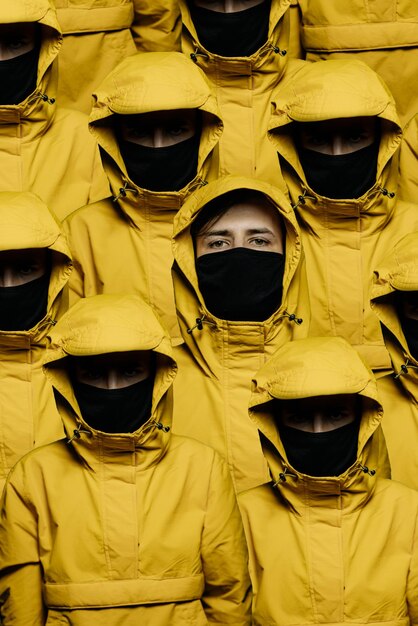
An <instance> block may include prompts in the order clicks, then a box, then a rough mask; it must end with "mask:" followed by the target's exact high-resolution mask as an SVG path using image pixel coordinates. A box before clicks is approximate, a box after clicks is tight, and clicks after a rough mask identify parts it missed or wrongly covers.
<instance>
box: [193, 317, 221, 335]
mask: <svg viewBox="0 0 418 626" xmlns="http://www.w3.org/2000/svg"><path fill="white" fill-rule="evenodd" d="M203 322H204V323H205V324H209V326H216V324H214V323H213V322H208V321H207V320H206V315H202V317H196V324H195V325H194V326H191V327H190V328H188V329H187V334H188V335H191V334H192V332H193V331H194V330H195V329H196V328H197V330H203Z"/></svg>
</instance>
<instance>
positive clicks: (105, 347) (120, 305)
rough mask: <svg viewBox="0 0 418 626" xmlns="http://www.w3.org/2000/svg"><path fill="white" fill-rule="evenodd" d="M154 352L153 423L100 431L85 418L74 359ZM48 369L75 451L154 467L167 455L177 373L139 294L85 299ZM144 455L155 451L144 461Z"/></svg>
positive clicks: (56, 332)
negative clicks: (71, 365)
mask: <svg viewBox="0 0 418 626" xmlns="http://www.w3.org/2000/svg"><path fill="white" fill-rule="evenodd" d="M133 350H152V351H153V352H154V353H155V355H156V374H155V382H154V389H153V397H152V414H151V417H150V419H149V420H148V421H147V422H146V423H145V424H144V425H143V426H141V428H139V429H138V430H137V431H135V432H134V433H123V434H117V435H114V434H110V433H104V432H101V431H97V430H95V429H93V428H92V427H91V426H89V425H88V424H87V423H86V422H85V421H84V419H83V417H82V415H81V413H80V409H79V407H78V403H77V401H76V398H75V396H74V393H73V389H72V385H71V382H70V376H69V371H68V360H67V357H68V356H91V355H98V354H106V353H112V352H129V351H133ZM44 370H45V373H46V375H47V377H48V378H49V379H50V380H51V383H52V385H53V387H54V389H55V390H56V392H57V393H56V398H57V405H58V410H59V412H60V414H61V417H62V419H63V422H64V427H65V430H66V433H67V435H68V438H69V442H71V443H72V445H73V446H74V448H75V450H76V451H77V453H78V454H80V455H81V456H82V457H83V458H84V460H86V461H87V462H88V463H90V462H91V458H92V456H97V454H98V452H99V451H100V450H103V449H107V450H108V452H107V454H109V455H110V456H111V454H112V452H113V453H114V454H115V456H116V457H117V450H119V451H128V452H129V451H130V452H132V453H138V454H139V456H140V458H139V463H140V464H141V465H143V464H146V465H147V464H149V463H152V462H154V461H156V460H158V458H160V456H161V454H163V453H164V451H165V449H166V447H167V445H168V441H169V435H168V434H167V433H169V431H170V428H171V414H172V400H171V385H172V382H173V379H174V376H175V373H176V370H177V366H176V363H175V361H174V359H173V357H172V352H171V344H170V339H169V337H168V335H167V333H166V332H165V331H164V330H163V328H162V326H161V325H160V323H159V322H158V320H157V318H156V316H155V314H154V313H153V311H152V309H151V307H150V306H148V305H147V304H146V303H145V302H144V301H143V300H141V298H140V297H139V296H136V295H123V296H119V295H103V294H102V295H99V296H92V297H89V298H83V299H81V300H79V301H78V302H77V303H76V304H75V305H74V306H72V307H71V308H70V309H69V310H68V311H67V313H66V314H65V315H64V316H63V317H62V319H61V320H60V321H59V322H58V324H57V325H56V326H55V327H54V329H53V330H52V332H51V333H50V346H49V347H48V350H47V354H46V357H45V361H44ZM141 450H142V451H144V450H148V451H152V454H151V455H149V456H148V455H146V458H143V456H144V455H143V454H141Z"/></svg>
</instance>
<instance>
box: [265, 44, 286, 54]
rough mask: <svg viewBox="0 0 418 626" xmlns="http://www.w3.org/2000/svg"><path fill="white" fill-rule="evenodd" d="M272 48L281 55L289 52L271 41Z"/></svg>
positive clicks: (270, 46)
mask: <svg viewBox="0 0 418 626" xmlns="http://www.w3.org/2000/svg"><path fill="white" fill-rule="evenodd" d="M269 48H270V50H273V52H274V54H280V56H281V57H285V56H286V54H287V50H281V49H280V48H279V46H275V45H274V44H272V43H269Z"/></svg>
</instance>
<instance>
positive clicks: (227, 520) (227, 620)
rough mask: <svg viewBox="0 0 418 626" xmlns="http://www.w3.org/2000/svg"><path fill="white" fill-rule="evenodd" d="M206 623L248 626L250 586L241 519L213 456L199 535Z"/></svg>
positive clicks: (226, 479) (217, 459)
mask: <svg viewBox="0 0 418 626" xmlns="http://www.w3.org/2000/svg"><path fill="white" fill-rule="evenodd" d="M202 562H203V573H204V577H205V590H204V593H203V597H202V604H203V608H204V610H205V613H206V617H207V620H208V623H209V624H217V625H221V624H228V625H232V624H233V625H234V626H247V625H250V624H251V583H250V579H249V574H248V553H247V547H246V543H245V538H244V531H243V527H242V522H241V516H240V513H239V510H238V505H237V502H236V497H235V493H234V488H233V486H232V481H231V478H230V474H229V471H228V468H227V466H226V464H225V463H224V462H223V460H222V459H221V458H220V457H219V456H218V455H217V454H216V453H215V456H214V462H213V466H212V472H211V478H210V483H209V493H208V499H207V508H206V517H205V524H204V530H203V536H202Z"/></svg>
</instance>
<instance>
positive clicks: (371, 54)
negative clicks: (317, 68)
mask: <svg viewBox="0 0 418 626" xmlns="http://www.w3.org/2000/svg"><path fill="white" fill-rule="evenodd" d="M298 2H299V7H300V12H301V39H302V46H303V48H304V49H305V51H306V59H307V60H308V61H318V60H320V59H322V60H325V59H342V58H349V57H351V58H353V57H355V58H356V59H359V60H361V61H364V62H365V63H367V65H369V66H370V67H371V68H372V69H374V70H375V71H376V72H378V73H379V74H380V76H381V77H382V78H383V79H384V80H385V82H386V83H387V85H388V86H389V88H390V90H391V92H392V93H393V96H394V98H395V100H396V104H397V108H398V113H399V117H400V118H401V121H402V125H404V124H405V123H406V122H408V120H409V119H410V118H411V117H412V115H414V114H415V112H416V110H417V104H418V91H417V90H416V89H415V74H416V69H417V64H418V55H417V44H418V8H417V6H416V4H415V3H411V2H408V0H384V1H383V2H382V1H381V0H379V1H378V2H369V1H368V0H355V1H354V2H350V3H349V4H347V5H346V6H344V10H341V7H339V6H338V7H337V6H336V5H335V4H333V3H332V2H327V1H326V0H298ZM400 73H401V76H400Z"/></svg>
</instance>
